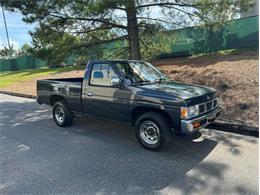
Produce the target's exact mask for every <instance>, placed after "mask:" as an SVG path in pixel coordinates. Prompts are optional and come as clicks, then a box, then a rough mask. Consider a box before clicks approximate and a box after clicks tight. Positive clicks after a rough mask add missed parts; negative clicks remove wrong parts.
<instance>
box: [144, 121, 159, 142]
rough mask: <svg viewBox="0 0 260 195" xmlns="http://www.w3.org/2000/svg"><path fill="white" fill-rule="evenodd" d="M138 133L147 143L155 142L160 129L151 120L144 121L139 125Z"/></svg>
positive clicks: (157, 139)
mask: <svg viewBox="0 0 260 195" xmlns="http://www.w3.org/2000/svg"><path fill="white" fill-rule="evenodd" d="M140 135H141V138H142V139H143V141H144V142H146V143H147V144H156V143H157V142H158V141H159V139H160V129H159V127H158V125H157V124H156V123H155V122H153V121H144V122H143V123H142V124H141V126H140Z"/></svg>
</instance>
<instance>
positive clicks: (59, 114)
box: [55, 106, 65, 124]
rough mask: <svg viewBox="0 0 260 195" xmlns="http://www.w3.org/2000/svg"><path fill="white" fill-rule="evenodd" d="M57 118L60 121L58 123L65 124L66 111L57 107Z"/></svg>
mask: <svg viewBox="0 0 260 195" xmlns="http://www.w3.org/2000/svg"><path fill="white" fill-rule="evenodd" d="M55 118H56V120H57V121H58V123H60V124H61V123H63V121H64V118H65V113H64V110H63V108H62V107H61V106H57V107H56V108H55Z"/></svg>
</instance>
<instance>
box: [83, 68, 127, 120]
mask: <svg viewBox="0 0 260 195" xmlns="http://www.w3.org/2000/svg"><path fill="white" fill-rule="evenodd" d="M112 78H119V76H118V75H117V73H116V71H115V70H114V67H113V66H112V64H109V63H94V64H93V65H92V69H91V73H90V78H89V83H88V86H87V93H86V94H85V95H84V96H83V111H84V113H86V114H87V115H91V116H95V117H99V118H105V119H110V120H116V121H121V122H126V121H127V109H128V102H129V100H128V99H124V98H123V97H125V94H126V93H128V92H127V90H126V89H122V88H120V87H119V86H113V85H112V81H111V80H112Z"/></svg>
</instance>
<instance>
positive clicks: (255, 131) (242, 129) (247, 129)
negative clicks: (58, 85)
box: [0, 90, 259, 137]
mask: <svg viewBox="0 0 260 195" xmlns="http://www.w3.org/2000/svg"><path fill="white" fill-rule="evenodd" d="M0 94H5V95H11V96H17V97H23V98H30V99H36V96H35V95H28V94H23V93H16V92H9V91H1V90H0ZM207 128H209V129H214V130H219V131H224V132H230V133H237V134H241V135H247V136H253V137H259V128H258V127H252V126H247V125H242V124H238V123H232V122H229V123H227V122H224V121H221V120H216V121H214V122H213V123H211V124H210V125H209V126H208V127H207Z"/></svg>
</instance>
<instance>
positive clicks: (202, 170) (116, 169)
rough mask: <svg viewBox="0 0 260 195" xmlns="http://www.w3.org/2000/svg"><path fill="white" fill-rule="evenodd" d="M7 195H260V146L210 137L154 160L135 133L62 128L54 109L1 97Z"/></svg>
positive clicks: (90, 123) (187, 140)
mask: <svg viewBox="0 0 260 195" xmlns="http://www.w3.org/2000/svg"><path fill="white" fill-rule="evenodd" d="M0 193H1V194H2V193H3V194H28V193H31V194H57V193H59V194H127V193H129V194H212V193H214V194H223V193H236V194H258V139H257V138H252V137H246V136H240V135H235V134H229V133H223V132H217V131H213V130H207V129H205V130H203V131H202V133H196V134H194V135H193V136H190V137H180V136H178V137H175V138H174V140H173V143H172V145H171V146H170V147H169V148H167V149H165V150H164V151H161V152H150V151H147V150H144V149H143V148H141V147H140V146H139V144H138V143H137V142H136V140H135V136H134V132H133V129H132V128H131V127H128V126H125V125H119V124H114V123H111V122H105V121H100V120H94V119H90V118H87V119H77V120H75V123H74V125H73V126H71V127H69V128H60V127H57V126H56V125H55V124H54V122H53V120H52V118H51V112H50V108H49V107H47V106H43V105H42V106H40V105H38V104H36V103H35V101H34V100H30V99H24V98H17V97H12V96H7V95H0Z"/></svg>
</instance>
